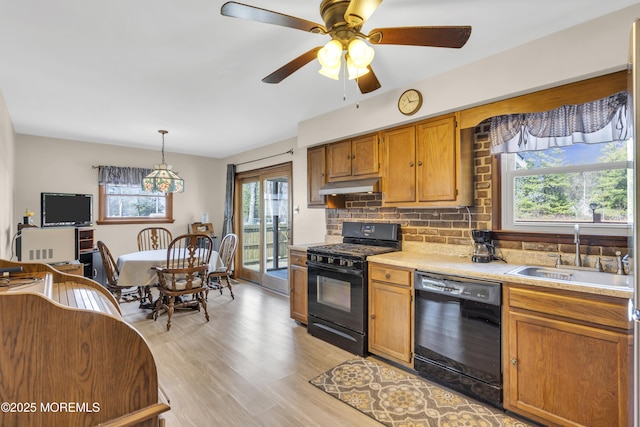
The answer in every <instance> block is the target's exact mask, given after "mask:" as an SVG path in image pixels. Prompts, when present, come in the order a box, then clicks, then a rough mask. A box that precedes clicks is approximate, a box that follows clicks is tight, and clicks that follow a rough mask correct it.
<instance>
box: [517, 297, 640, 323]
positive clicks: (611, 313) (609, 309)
mask: <svg viewBox="0 0 640 427" xmlns="http://www.w3.org/2000/svg"><path fill="white" fill-rule="evenodd" d="M508 295H509V296H508V302H507V304H508V305H509V308H510V309H512V308H520V309H524V310H531V311H536V312H539V313H545V314H550V315H553V316H561V317H565V318H569V319H573V320H577V321H582V322H587V323H592V324H597V325H603V326H610V327H614V328H619V329H624V330H628V329H630V328H631V327H632V326H631V324H630V323H629V320H628V318H627V305H626V304H627V303H626V301H624V300H622V299H620V300H616V299H613V298H609V297H596V298H598V299H597V300H596V299H593V298H594V297H586V296H583V295H577V294H572V293H570V292H568V291H565V292H562V291H559V292H553V293H552V292H540V291H537V290H533V289H523V288H516V287H509V293H508Z"/></svg>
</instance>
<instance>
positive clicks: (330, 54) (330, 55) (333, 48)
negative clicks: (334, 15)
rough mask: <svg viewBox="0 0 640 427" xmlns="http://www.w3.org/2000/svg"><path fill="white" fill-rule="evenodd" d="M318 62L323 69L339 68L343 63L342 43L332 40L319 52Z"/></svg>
mask: <svg viewBox="0 0 640 427" xmlns="http://www.w3.org/2000/svg"><path fill="white" fill-rule="evenodd" d="M318 61H319V62H320V64H321V65H322V67H323V68H331V69H333V68H336V67H337V68H338V69H340V63H341V62H342V43H340V42H339V41H338V40H335V39H332V40H331V41H329V42H328V43H327V44H326V45H324V47H323V48H322V49H320V50H319V51H318Z"/></svg>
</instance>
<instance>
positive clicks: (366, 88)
mask: <svg viewBox="0 0 640 427" xmlns="http://www.w3.org/2000/svg"><path fill="white" fill-rule="evenodd" d="M367 68H368V69H369V72H368V73H367V74H365V75H364V76H362V77H358V87H359V88H360V92H362V93H369V92H373V91H374V90H378V89H380V88H381V87H382V85H381V84H380V82H379V81H378V78H377V77H376V75H375V73H374V72H373V68H371V65H369V66H368V67H367Z"/></svg>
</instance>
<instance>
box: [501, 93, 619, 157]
mask: <svg viewBox="0 0 640 427" xmlns="http://www.w3.org/2000/svg"><path fill="white" fill-rule="evenodd" d="M628 98H629V97H628V96H627V92H619V93H616V94H615V95H611V96H609V97H606V98H602V99H598V100H597V101H593V102H589V103H586V104H580V105H563V106H561V107H559V108H556V109H555V110H550V111H545V112H542V113H527V114H511V115H505V116H496V117H492V118H491V130H490V134H491V153H492V154H498V153H516V152H519V151H537V150H546V149H547V148H550V147H563V146H567V145H572V144H575V143H588V144H595V143H600V142H609V141H621V140H626V139H628V138H630V137H631V120H630V117H628V114H629V111H630V108H627V100H628Z"/></svg>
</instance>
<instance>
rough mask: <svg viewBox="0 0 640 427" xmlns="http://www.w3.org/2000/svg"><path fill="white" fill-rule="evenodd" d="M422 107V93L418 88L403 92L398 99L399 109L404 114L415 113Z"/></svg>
mask: <svg viewBox="0 0 640 427" xmlns="http://www.w3.org/2000/svg"><path fill="white" fill-rule="evenodd" d="M420 107H422V94H421V93H420V92H419V91H417V90H416V89H409V90H406V91H404V92H403V94H402V95H400V99H398V110H400V112H401V113H402V114H404V115H407V116H410V115H412V114H415V113H416V112H417V111H418V110H419V109H420Z"/></svg>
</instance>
